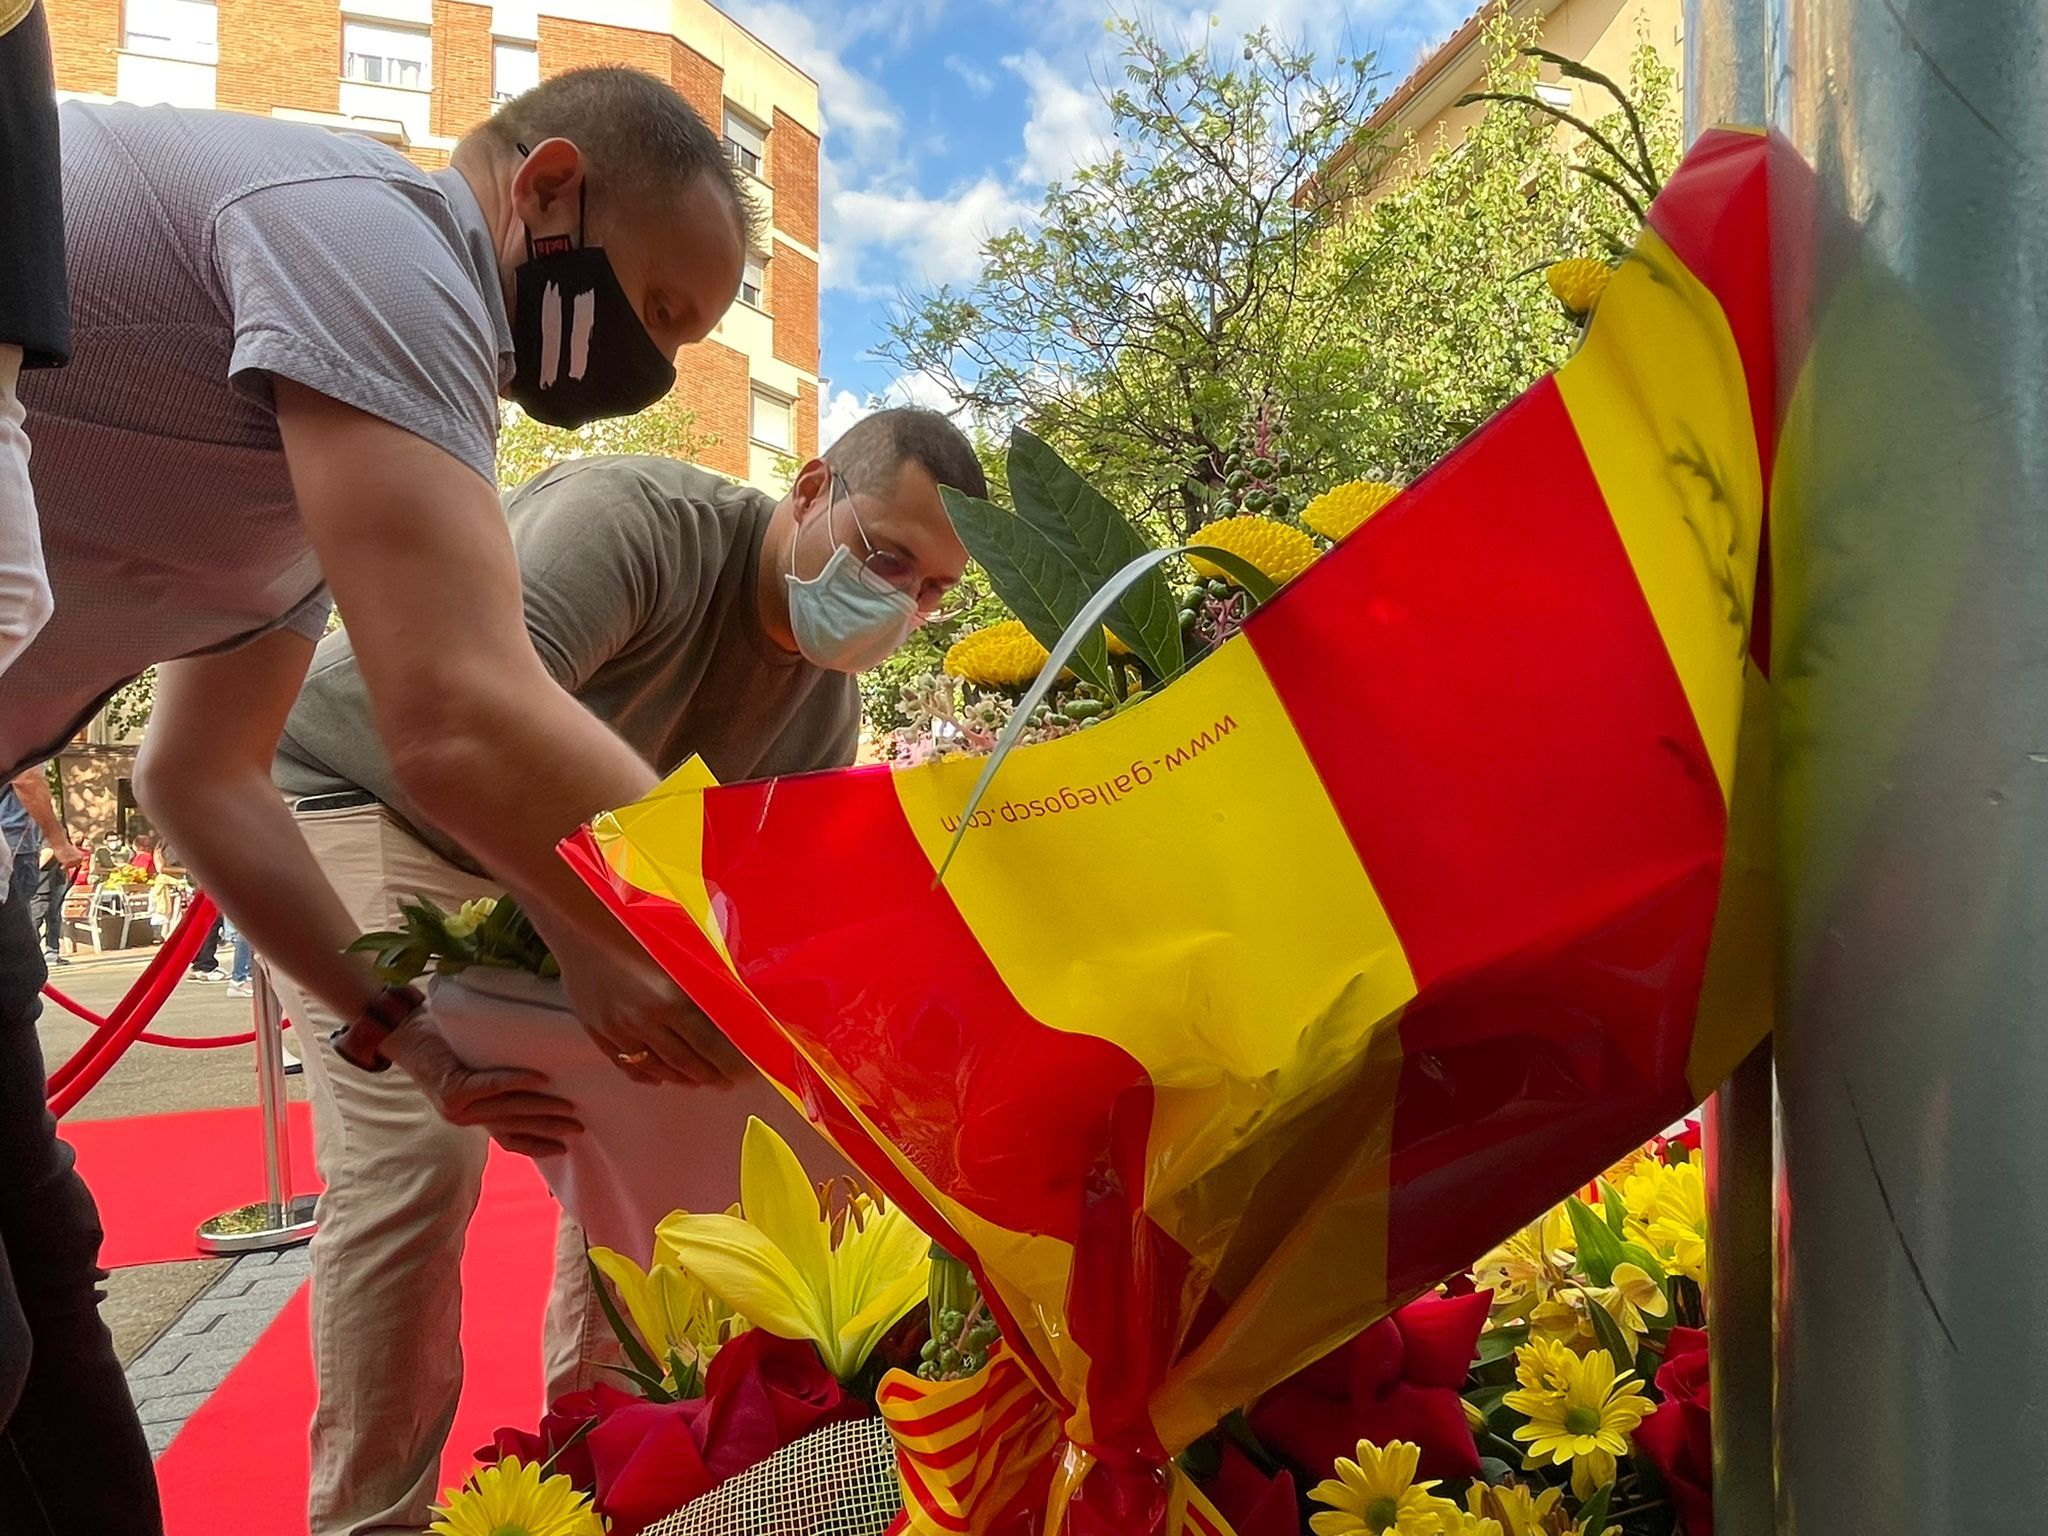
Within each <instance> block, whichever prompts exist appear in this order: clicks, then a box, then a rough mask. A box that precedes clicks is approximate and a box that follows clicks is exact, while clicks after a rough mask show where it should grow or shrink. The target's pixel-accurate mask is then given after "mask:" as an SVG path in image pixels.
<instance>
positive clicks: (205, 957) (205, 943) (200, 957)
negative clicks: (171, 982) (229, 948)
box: [185, 913, 228, 981]
mask: <svg viewBox="0 0 2048 1536" xmlns="http://www.w3.org/2000/svg"><path fill="white" fill-rule="evenodd" d="M226 934H227V917H226V915H225V914H223V913H215V914H214V918H213V926H212V927H210V928H208V929H207V930H206V937H205V938H203V939H201V940H200V941H199V947H198V948H197V949H195V950H194V951H192V963H191V964H190V965H188V966H186V967H185V975H186V977H187V978H188V979H189V980H192V981H226V980H227V979H228V973H227V972H226V971H224V970H222V969H221V968H220V945H221V940H222V938H224V937H225V936H226Z"/></svg>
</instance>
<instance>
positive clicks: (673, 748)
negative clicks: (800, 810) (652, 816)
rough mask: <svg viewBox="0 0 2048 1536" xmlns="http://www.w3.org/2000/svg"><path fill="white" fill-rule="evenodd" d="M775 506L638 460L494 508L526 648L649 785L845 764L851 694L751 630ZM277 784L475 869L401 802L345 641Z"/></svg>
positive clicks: (316, 689)
mask: <svg viewBox="0 0 2048 1536" xmlns="http://www.w3.org/2000/svg"><path fill="white" fill-rule="evenodd" d="M774 509H775V508H774V503H773V502H771V501H770V500H769V499H768V497H766V496H764V495H762V494H761V492H759V491H756V490H751V489H749V488H748V487H746V486H741V485H733V484H731V483H730V482H728V481H725V480H722V479H720V478H719V477H718V476H717V475H714V474H711V473H709V472H708V471H706V470H701V469H697V468H695V467H693V466H691V465H688V464H680V463H677V462H676V461H675V460H673V459H663V458H651V457H638V456H628V457H616V458H592V459H577V460H573V461H571V462H570V463H567V464H559V465H557V466H556V467H555V468H553V469H550V470H548V471H547V472H546V473H545V474H542V475H539V476H537V477H535V478H534V479H532V480H530V481H528V482H527V483H526V484H525V485H523V486H521V487H520V488H519V489H518V490H516V491H514V492H512V494H511V495H510V496H509V497H507V498H506V503H505V515H506V519H507V521H508V522H509V523H510V525H511V528H512V546H513V548H514V549H515V550H516V551H517V552H518V555H519V569H520V573H521V575H522V577H523V578H524V581H525V586H526V627H527V631H528V633H530V634H531V635H532V636H533V644H534V649H535V650H537V651H538V652H539V653H540V658H541V661H542V662H543V663H544V664H545V665H546V667H547V669H548V672H549V673H550V675H552V676H553V677H554V679H555V680H556V681H557V682H559V683H560V684H561V685H562V686H563V687H564V688H566V689H567V690H568V691H569V692H570V693H572V694H574V695H575V696H576V698H577V700H578V701H579V702H581V703H582V705H583V706H584V708H586V709H588V710H589V711H590V712H591V713H592V714H594V715H595V716H597V718H598V719H600V720H602V721H604V723H605V724H607V725H609V726H610V727H611V728H612V729H613V730H614V731H616V732H617V733H618V734H619V736H620V737H621V738H623V739H624V740H625V742H626V744H627V745H628V746H630V747H632V748H633V749H634V751H636V752H638V753H639V754H640V755H641V756H642V757H644V758H645V759H647V761H648V762H649V763H651V764H653V766H654V767H655V769H656V770H657V771H659V772H661V773H664V774H666V773H667V772H669V771H670V770H671V769H673V768H674V767H676V766H677V765H678V764H679V763H681V762H683V761H684V760H685V759H687V758H688V757H690V756H691V755H692V754H696V755H700V756H702V757H703V759H704V761H705V763H706V764H707V765H708V766H709V767H710V769H711V771H712V772H713V773H715V774H716V775H717V776H718V777H719V779H720V780H721V781H723V782H725V783H731V782H733V781H735V780H739V779H755V778H766V777H769V776H771V775H775V774H784V773H804V772H808V771H810V770H812V769H818V768H836V767H842V766H844V765H845V764H847V763H850V762H852V761H853V754H854V747H855V744H856V740H857V737H858V733H859V727H860V693H859V689H858V687H857V686H856V684H855V682H854V680H853V679H852V678H851V677H849V676H847V675H846V674H844V673H840V672H828V671H826V670H824V669H823V668H821V667H814V666H812V665H811V664H810V663H809V662H807V661H804V660H803V659H802V658H801V657H798V656H795V655H793V654H791V653H790V652H788V651H784V650H782V649H781V648H780V647H778V646H777V645H776V644H775V643H774V642H773V641H771V640H770V639H769V638H768V637H767V635H766V633H765V632H764V631H763V630H762V627H761V612H760V602H759V582H760V573H761V539H762V536H763V535H764V534H765V533H766V531H767V528H768V518H769V515H770V514H771V513H772V512H773V511H774ZM506 771H507V772H508V773H513V772H517V768H516V766H515V765H512V764H507V765H506ZM276 779H277V783H278V787H279V788H280V789H282V790H283V791H284V792H285V794H286V795H288V796H291V797H293V798H294V799H296V798H299V797H301V796H306V795H324V794H336V793H342V792H346V791H349V790H362V791H367V792H368V793H370V794H372V795H375V796H376V797H377V799H378V800H380V801H382V802H383V803H384V804H385V805H387V806H389V807H390V808H391V809H392V810H393V811H394V812H395V813H396V814H397V815H398V816H399V817H400V818H401V819H402V820H404V821H405V822H407V823H408V824H409V825H410V826H412V828H413V829H414V830H415V831H416V832H418V833H419V835H420V837H421V838H422V839H423V840H424V841H425V842H426V843H427V844H428V845H429V846H431V847H433V848H434V849H436V850H437V851H438V852H440V853H441V854H442V855H443V856H445V857H447V858H451V859H453V860H455V861H456V862H457V863H458V864H461V865H463V866H464V867H465V868H468V869H472V870H475V869H477V868H478V866H477V864H476V863H475V861H474V860H472V859H470V858H468V857H466V856H465V855H464V854H463V852H462V850H461V849H460V848H458V847H457V846H456V845H455V844H454V843H452V842H451V841H450V840H449V839H448V838H447V837H445V836H444V835H442V834H441V833H439V832H437V831H435V830H434V829H433V828H432V827H430V826H428V825H426V824H425V823H424V822H423V821H422V820H421V819H420V817H419V815H418V814H417V812H416V811H414V810H413V809H411V808H410V807H409V806H408V804H407V802H406V799H405V796H404V793H403V791H402V790H400V788H399V787H398V783H397V780H396V779H395V778H394V777H393V775H392V772H391V767H390V763H389V762H388V760H387V759H386V758H385V756H384V750H383V747H382V745H381V744H380V742H379V741H378V737H377V732H376V729H375V727H374V726H373V725H372V724H371V721H370V703H369V696H368V693H367V692H366V690H365V689H364V687H363V679H362V673H361V672H360V671H359V670H358V669H357V667H356V660H355V653H354V652H353V651H352V650H351V649H350V647H349V642H348V636H347V635H346V634H345V633H337V634H333V635H329V636H328V637H327V638H326V639H325V640H323V641H322V642H321V643H320V648H319V650H318V651H317V652H315V654H314V657H313V667H312V670H311V672H309V673H308V674H307V677H306V686H305V688H304V690H303V691H302V692H301V693H300V694H299V702H298V703H297V704H296V705H295V706H293V709H292V713H291V718H290V719H289V720H288V721H286V723H285V730H284V739H283V740H282V741H281V742H280V743H279V744H278V756H277V764H276Z"/></svg>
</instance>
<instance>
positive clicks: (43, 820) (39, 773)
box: [11, 767, 85, 867]
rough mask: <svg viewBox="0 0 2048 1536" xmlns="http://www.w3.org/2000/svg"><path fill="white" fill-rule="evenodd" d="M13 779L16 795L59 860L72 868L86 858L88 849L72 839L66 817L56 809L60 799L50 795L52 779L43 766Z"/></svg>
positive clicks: (22, 772)
mask: <svg viewBox="0 0 2048 1536" xmlns="http://www.w3.org/2000/svg"><path fill="white" fill-rule="evenodd" d="M11 782H12V784H13V788H14V798H15V799H17V800H19V801H20V802H21V808H22V809H23V810H25V811H27V812H28V816H29V820H30V821H33V822H34V823H35V824H36V825H37V826H38V827H40V828H42V831H43V841H44V842H45V843H47V844H49V847H50V852H52V853H53V854H55V855H56V856H57V862H58V863H59V864H62V865H65V866H66V867H69V866H70V865H73V864H76V863H78V862H79V861H80V860H81V859H83V858H84V857H85V850H84V849H82V848H80V847H79V846H78V845H77V844H76V843H74V842H72V841H71V829H70V828H68V827H66V826H65V825H64V818H63V817H62V816H61V815H59V814H58V812H57V802H56V801H55V800H53V799H51V798H50V781H49V780H48V779H46V778H44V777H43V770H42V769H41V768H40V767H36V768H25V769H23V770H22V771H21V772H20V773H18V774H16V775H15V776H14V778H13V780H12V781H11Z"/></svg>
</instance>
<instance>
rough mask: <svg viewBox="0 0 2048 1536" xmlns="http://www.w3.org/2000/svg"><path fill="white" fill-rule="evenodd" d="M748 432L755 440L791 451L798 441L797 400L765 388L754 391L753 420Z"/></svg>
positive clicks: (782, 450)
mask: <svg viewBox="0 0 2048 1536" xmlns="http://www.w3.org/2000/svg"><path fill="white" fill-rule="evenodd" d="M748 434H749V435H750V436H751V437H752V438H753V439H754V441H755V442H757V443H760V444H761V445H763V446H764V447H768V448H773V449H775V450H776V451H777V452H779V453H789V452H791V451H792V448H793V445H794V444H795V442H796V402H795V401H794V400H790V399H786V398H784V397H783V396H781V395H776V394H770V393H769V392H768V391H767V390H765V389H756V390H755V391H754V415H753V422H752V424H751V425H750V427H749V428H748Z"/></svg>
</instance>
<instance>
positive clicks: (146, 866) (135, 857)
mask: <svg viewBox="0 0 2048 1536" xmlns="http://www.w3.org/2000/svg"><path fill="white" fill-rule="evenodd" d="M128 864H129V867H130V868H132V869H139V870H141V871H142V872H143V873H144V874H145V875H154V874H155V873H156V872H157V857H156V839H155V838H153V837H151V836H150V835H149V834H148V833H147V832H138V833H136V835H135V851H134V852H133V853H131V854H129V855H128Z"/></svg>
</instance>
